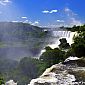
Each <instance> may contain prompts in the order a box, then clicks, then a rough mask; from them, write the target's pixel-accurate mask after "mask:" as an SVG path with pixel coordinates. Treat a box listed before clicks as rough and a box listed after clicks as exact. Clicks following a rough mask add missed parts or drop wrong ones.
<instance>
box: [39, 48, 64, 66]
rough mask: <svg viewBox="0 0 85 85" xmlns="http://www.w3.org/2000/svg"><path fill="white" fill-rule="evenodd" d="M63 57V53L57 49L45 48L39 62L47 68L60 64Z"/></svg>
mask: <svg viewBox="0 0 85 85" xmlns="http://www.w3.org/2000/svg"><path fill="white" fill-rule="evenodd" d="M47 48H49V49H47ZM64 55H65V52H64V51H61V50H60V49H59V48H55V49H51V48H50V47H46V52H44V53H43V54H42V55H41V56H40V60H42V61H43V62H45V63H46V64H47V66H48V67H49V66H51V65H53V64H56V63H59V62H62V61H63V60H64V59H65V58H64Z"/></svg>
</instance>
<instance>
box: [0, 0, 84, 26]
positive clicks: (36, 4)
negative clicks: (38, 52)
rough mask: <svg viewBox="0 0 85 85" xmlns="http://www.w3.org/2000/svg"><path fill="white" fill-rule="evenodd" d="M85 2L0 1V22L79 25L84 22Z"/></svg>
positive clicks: (59, 0) (60, 0)
mask: <svg viewBox="0 0 85 85" xmlns="http://www.w3.org/2000/svg"><path fill="white" fill-rule="evenodd" d="M84 6H85V0H82V1H81V0H0V21H13V22H17V21H22V22H27V23H30V24H32V25H38V26H50V27H51V26H52V27H56V26H62V25H74V24H76V25H80V24H82V23H84V22H85V9H84Z"/></svg>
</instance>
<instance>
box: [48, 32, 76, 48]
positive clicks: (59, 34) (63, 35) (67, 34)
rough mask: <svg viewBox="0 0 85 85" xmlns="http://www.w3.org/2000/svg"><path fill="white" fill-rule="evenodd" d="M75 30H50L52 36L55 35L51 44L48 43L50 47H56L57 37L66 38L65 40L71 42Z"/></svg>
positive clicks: (57, 43)
mask: <svg viewBox="0 0 85 85" xmlns="http://www.w3.org/2000/svg"><path fill="white" fill-rule="evenodd" d="M75 34H76V32H71V31H52V36H53V37H55V39H56V40H54V42H53V43H52V44H49V45H48V46H50V47H51V48H53V49H54V48H56V47H58V45H59V44H60V42H59V39H61V38H66V40H67V42H68V43H69V44H70V45H71V44H72V43H73V37H74V35H75Z"/></svg>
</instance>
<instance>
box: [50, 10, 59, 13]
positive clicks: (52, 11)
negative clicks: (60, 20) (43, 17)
mask: <svg viewBox="0 0 85 85" xmlns="http://www.w3.org/2000/svg"><path fill="white" fill-rule="evenodd" d="M56 12H58V10H51V11H50V12H49V13H56Z"/></svg>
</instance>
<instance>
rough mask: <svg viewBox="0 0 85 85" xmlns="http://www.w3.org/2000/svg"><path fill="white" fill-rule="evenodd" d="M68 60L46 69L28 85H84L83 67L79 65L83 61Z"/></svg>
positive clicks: (76, 59)
mask: <svg viewBox="0 0 85 85" xmlns="http://www.w3.org/2000/svg"><path fill="white" fill-rule="evenodd" d="M68 59H69V60H68ZM68 59H67V60H66V61H65V62H64V63H59V64H56V65H53V66H52V67H50V68H48V69H46V71H45V72H44V73H43V74H42V75H41V76H40V77H39V78H37V79H32V80H31V82H30V84H28V85H85V67H84V66H85V65H84V64H83V65H82V64H81V63H82V61H83V62H84V59H83V58H77V57H74V58H72V57H70V58H68ZM73 64H74V65H73Z"/></svg>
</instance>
